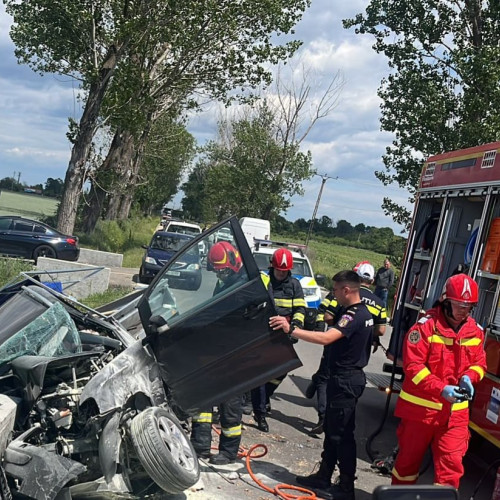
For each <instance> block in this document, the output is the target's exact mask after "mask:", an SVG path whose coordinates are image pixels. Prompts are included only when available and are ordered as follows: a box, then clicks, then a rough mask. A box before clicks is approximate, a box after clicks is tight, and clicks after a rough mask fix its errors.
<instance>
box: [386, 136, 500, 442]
mask: <svg viewBox="0 0 500 500" xmlns="http://www.w3.org/2000/svg"><path fill="white" fill-rule="evenodd" d="M458 272H465V273H466V274H468V275H470V276H471V277H472V278H474V279H475V280H476V282H477V283H478V285H479V302H478V304H477V307H475V309H474V311H473V313H472V315H473V317H474V318H475V319H476V321H477V322H478V323H479V324H480V325H481V326H482V327H483V328H484V330H485V339H486V340H485V350H486V355H487V365H488V367H487V373H486V375H485V377H484V378H483V380H482V381H481V383H480V384H479V385H478V386H477V387H476V394H475V397H474V400H473V403H472V406H471V419H470V426H471V428H472V429H473V430H474V431H476V432H477V433H478V434H480V435H481V436H483V437H484V438H485V439H487V440H488V441H490V442H491V443H493V444H494V445H496V446H497V447H498V448H500V421H499V420H500V302H499V296H500V142H493V143H490V144H484V145H482V146H477V147H472V148H467V149H461V150H457V151H451V152H448V153H443V154H438V155H435V156H432V157H430V158H429V159H428V160H427V161H426V162H425V163H424V166H423V170H422V175H421V178H420V184H419V188H418V190H417V193H416V201H415V209H414V214H413V221H412V225H411V230H410V233H409V237H408V244H407V249H406V254H405V258H404V262H403V266H402V269H401V276H400V279H399V285H398V291H397V296H396V301H395V304H394V307H393V314H392V321H391V322H392V326H393V332H392V335H391V339H390V345H389V349H388V355H389V357H390V358H391V359H393V360H394V365H393V366H394V367H396V366H397V365H398V364H399V361H400V357H401V345H402V341H403V339H404V336H405V333H406V332H407V331H408V329H409V328H410V327H411V326H412V325H413V324H414V323H415V322H416V321H417V320H418V319H419V318H420V317H421V316H422V315H423V314H424V313H425V311H426V310H427V309H430V308H431V307H432V305H433V304H434V302H435V301H436V300H437V299H438V298H439V297H440V295H441V293H442V289H443V285H444V283H445V281H446V279H447V278H448V277H449V276H451V275H452V274H455V273H458ZM386 371H387V370H386ZM395 371H396V370H395V368H394V370H393V373H394V372H395ZM393 378H394V377H393ZM395 392H396V391H395Z"/></svg>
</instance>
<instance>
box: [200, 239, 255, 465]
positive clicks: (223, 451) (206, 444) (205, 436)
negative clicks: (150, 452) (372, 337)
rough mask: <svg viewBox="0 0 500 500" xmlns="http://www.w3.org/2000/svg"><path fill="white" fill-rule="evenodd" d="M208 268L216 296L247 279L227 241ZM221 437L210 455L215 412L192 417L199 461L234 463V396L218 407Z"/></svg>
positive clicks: (238, 403)
mask: <svg viewBox="0 0 500 500" xmlns="http://www.w3.org/2000/svg"><path fill="white" fill-rule="evenodd" d="M207 259H208V267H209V268H210V269H213V270H214V271H215V273H216V274H217V278H218V280H217V283H216V285H215V289H214V295H216V294H218V293H222V292H224V290H225V289H227V288H228V287H230V286H232V285H234V284H235V283H236V282H238V281H239V280H244V279H245V277H246V273H245V269H244V267H243V261H242V260H241V256H240V253H239V252H238V250H236V248H235V247H234V246H233V245H231V243H229V242H227V241H220V242H218V243H215V245H213V246H212V247H211V248H210V250H209V252H208V257H207ZM218 409H219V417H220V425H221V434H220V439H219V453H218V454H216V455H210V445H211V442H212V432H211V431H212V417H213V413H212V409H207V410H206V411H203V412H201V413H199V414H198V415H195V416H193V418H192V429H191V443H192V444H193V447H194V449H195V451H196V453H197V455H198V456H199V457H200V458H209V462H210V463H211V464H215V465H226V464H231V463H234V462H235V460H236V458H237V455H238V449H239V447H240V442H241V416H242V398H241V396H237V397H233V398H231V399H229V400H228V401H225V402H223V403H221V404H219V405H218Z"/></svg>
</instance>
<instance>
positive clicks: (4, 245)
mask: <svg viewBox="0 0 500 500" xmlns="http://www.w3.org/2000/svg"><path fill="white" fill-rule="evenodd" d="M11 226H12V219H11V218H10V217H0V254H3V255H13V254H12V251H13V249H14V245H13V244H12V241H11V239H10V233H11V231H10V228H11Z"/></svg>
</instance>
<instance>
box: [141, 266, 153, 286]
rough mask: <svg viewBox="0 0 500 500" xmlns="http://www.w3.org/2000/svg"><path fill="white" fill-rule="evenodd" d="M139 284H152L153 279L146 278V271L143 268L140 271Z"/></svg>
mask: <svg viewBox="0 0 500 500" xmlns="http://www.w3.org/2000/svg"><path fill="white" fill-rule="evenodd" d="M139 283H144V284H146V285H149V283H151V278H147V277H146V276H144V270H143V269H142V267H141V268H140V269H139Z"/></svg>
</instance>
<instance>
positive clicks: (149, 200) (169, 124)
mask: <svg viewBox="0 0 500 500" xmlns="http://www.w3.org/2000/svg"><path fill="white" fill-rule="evenodd" d="M194 154H195V139H194V137H193V136H192V135H191V134H190V133H189V132H188V131H187V130H186V129H185V127H184V125H183V124H181V123H177V122H175V121H174V120H172V119H171V118H170V117H164V118H162V119H160V120H158V121H157V122H156V123H155V124H154V126H153V129H152V131H151V134H150V137H149V140H148V143H147V146H146V149H145V151H144V155H143V161H142V164H141V168H140V172H139V176H140V179H139V186H138V188H137V190H136V192H135V195H134V202H135V203H136V204H137V205H139V207H140V210H141V212H142V213H145V214H148V215H151V214H152V213H153V210H155V211H157V212H158V211H159V210H160V209H161V207H162V206H163V204H164V203H165V202H166V201H168V200H170V199H171V198H172V197H173V196H174V195H175V193H176V192H177V186H178V185H179V181H180V178H181V175H182V173H183V172H184V171H185V170H186V169H187V167H188V165H189V164H190V162H191V161H192V159H193V157H194Z"/></svg>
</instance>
